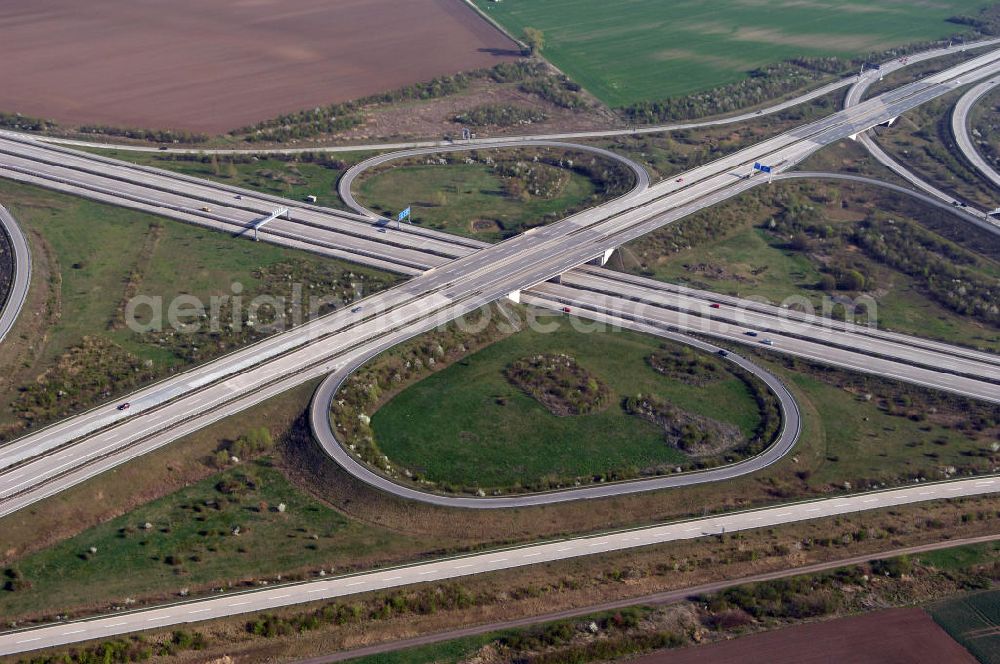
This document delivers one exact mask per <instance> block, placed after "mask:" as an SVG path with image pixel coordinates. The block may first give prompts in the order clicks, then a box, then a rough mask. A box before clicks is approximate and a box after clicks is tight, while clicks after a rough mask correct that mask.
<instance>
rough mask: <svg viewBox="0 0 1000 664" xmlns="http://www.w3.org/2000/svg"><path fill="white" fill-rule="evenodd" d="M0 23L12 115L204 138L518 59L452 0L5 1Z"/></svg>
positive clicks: (0, 93) (4, 99)
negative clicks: (161, 130)
mask: <svg viewBox="0 0 1000 664" xmlns="http://www.w3.org/2000/svg"><path fill="white" fill-rule="evenodd" d="M0 32H2V34H3V35H4V41H3V52H4V53H5V54H8V56H12V55H13V54H15V53H16V54H17V56H18V57H16V58H15V57H5V58H0V79H3V80H4V81H5V82H6V83H7V85H5V86H4V87H3V89H2V90H0V108H2V109H4V110H6V111H10V112H15V111H16V112H20V113H23V114H25V115H32V116H42V117H45V118H49V119H53V120H56V121H58V122H60V123H62V124H97V125H119V126H120V125H126V126H136V127H155V128H169V129H182V130H188V131H201V132H209V133H221V132H224V131H226V130H229V129H233V128H235V127H238V126H243V125H248V124H252V123H254V122H257V121H260V120H264V119H266V118H269V117H273V116H277V115H280V114H283V113H288V112H292V111H296V110H299V109H302V108H310V107H314V106H321V105H325V104H330V103H333V102H339V101H347V100H349V99H355V98H358V97H364V96H367V95H371V94H375V93H378V92H383V91H385V90H390V89H393V88H398V87H402V86H406V85H410V84H412V83H416V82H419V81H426V80H428V79H431V78H434V77H435V76H441V75H446V74H454V73H457V72H459V71H464V70H470V69H476V68H480V67H488V66H492V65H494V64H497V63H498V62H501V61H504V60H510V59H514V58H515V57H517V56H518V53H517V49H516V46H515V45H514V44H513V43H512V42H511V41H510V40H509V39H508V38H507V37H505V36H504V35H502V34H501V33H500V32H499V31H497V30H496V29H495V28H493V27H492V26H490V25H489V24H487V23H486V22H485V21H483V20H482V19H481V18H480V17H478V16H477V15H476V14H475V13H474V12H473V11H472V10H471V9H469V7H467V6H466V5H465V3H463V2H461V1H460V0H410V1H409V2H394V1H393V0H340V1H339V2H335V3H331V2H328V1H327V0H296V1H295V2H283V3H278V2H273V1H263V2H245V1H243V0H216V1H215V2H211V3H206V2H199V0H171V1H169V2H168V1H167V0H152V1H150V2H142V3H135V2H126V1H125V0H94V2H91V3H88V5H87V11H86V12H81V11H80V8H79V3H78V2H74V1H73V0H12V1H11V2H5V3H3V5H2V7H0ZM404 54H405V55H404Z"/></svg>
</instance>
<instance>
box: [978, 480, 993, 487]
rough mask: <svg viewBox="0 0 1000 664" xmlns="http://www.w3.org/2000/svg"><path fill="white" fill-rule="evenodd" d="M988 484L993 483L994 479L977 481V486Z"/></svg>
mask: <svg viewBox="0 0 1000 664" xmlns="http://www.w3.org/2000/svg"><path fill="white" fill-rule="evenodd" d="M987 484H993V480H986V481H985V482H976V486H986V485H987Z"/></svg>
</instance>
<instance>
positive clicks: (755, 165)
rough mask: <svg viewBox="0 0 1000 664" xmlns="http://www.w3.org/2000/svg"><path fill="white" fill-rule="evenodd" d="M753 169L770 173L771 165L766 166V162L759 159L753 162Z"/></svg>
mask: <svg viewBox="0 0 1000 664" xmlns="http://www.w3.org/2000/svg"><path fill="white" fill-rule="evenodd" d="M753 169H754V170H755V171H760V172H761V173H770V172H771V167H770V166H765V165H764V164H762V163H760V162H759V161H755V162H754V163H753Z"/></svg>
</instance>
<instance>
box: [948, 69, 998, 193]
mask: <svg viewBox="0 0 1000 664" xmlns="http://www.w3.org/2000/svg"><path fill="white" fill-rule="evenodd" d="M997 85H1000V78H993V79H990V80H988V81H983V82H982V83H980V84H979V85H976V86H974V87H972V88H971V89H970V90H969V91H968V92H966V93H965V94H964V95H962V97H961V98H960V99H959V100H958V103H957V104H955V108H954V109H953V110H952V113H951V132H952V134H954V136H955V142H956V143H957V144H958V149H959V150H961V151H962V154H963V155H965V158H966V159H968V160H969V163H970V164H972V166H973V167H974V168H975V169H976V170H977V171H979V172H980V174H982V176H983V177H985V178H986V179H987V180H989V182H990V183H991V184H992V185H993V186H994V187H1000V173H997V172H996V169H994V168H993V166H992V165H991V164H990V163H989V162H988V161H986V159H984V158H983V156H982V155H981V154H979V151H978V150H976V146H975V145H973V143H972V136H971V135H970V134H969V111H970V110H971V109H972V107H973V106H975V105H976V103H977V102H978V101H979V100H980V99H982V98H983V97H984V96H985V95H986V94H988V93H989V92H990V91H991V90H993V88H995V87H996V86H997Z"/></svg>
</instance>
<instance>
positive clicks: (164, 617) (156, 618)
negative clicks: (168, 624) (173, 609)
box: [146, 616, 170, 622]
mask: <svg viewBox="0 0 1000 664" xmlns="http://www.w3.org/2000/svg"><path fill="white" fill-rule="evenodd" d="M169 617H170V616H154V617H152V618H146V622H153V621H154V620H166V619H167V618H169Z"/></svg>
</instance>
